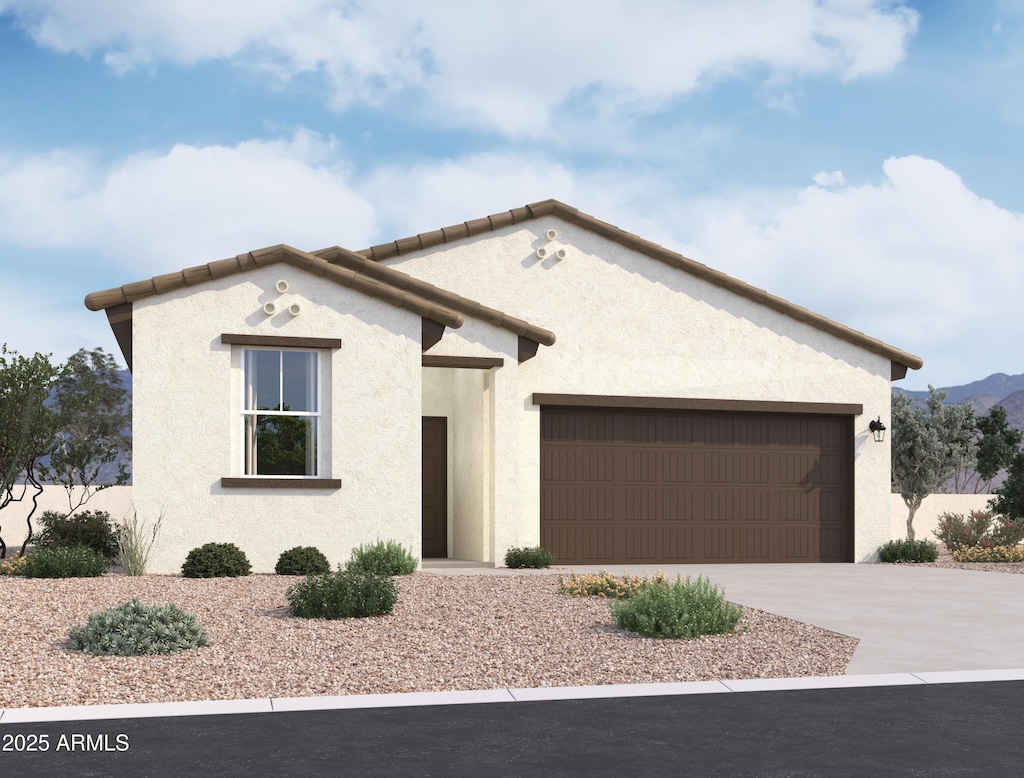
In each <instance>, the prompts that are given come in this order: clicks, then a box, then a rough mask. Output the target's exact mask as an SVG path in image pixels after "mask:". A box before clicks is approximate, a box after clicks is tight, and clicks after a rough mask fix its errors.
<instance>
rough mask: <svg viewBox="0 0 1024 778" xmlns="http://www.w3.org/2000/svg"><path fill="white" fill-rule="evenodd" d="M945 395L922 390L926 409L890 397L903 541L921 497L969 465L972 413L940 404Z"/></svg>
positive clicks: (894, 473) (971, 460) (894, 482)
mask: <svg viewBox="0 0 1024 778" xmlns="http://www.w3.org/2000/svg"><path fill="white" fill-rule="evenodd" d="M945 399H946V392H939V391H936V390H935V388H934V387H932V386H929V387H928V409H927V412H926V411H925V409H923V408H913V409H912V408H911V407H910V398H909V397H907V396H906V395H905V394H903V393H902V392H900V393H897V394H895V395H893V398H892V486H893V490H894V491H896V492H899V494H900V496H901V497H903V502H905V503H906V504H907V508H908V510H909V514H908V515H907V539H908V540H913V539H914V514H915V513H917V509H918V508H920V507H921V503H922V502H923V501H924V498H925V497H927V496H928V495H929V494H932V493H934V492H936V491H938V489H939V488H940V487H941V486H942V485H943V484H944V483H945V482H946V481H948V480H949V479H950V478H951V477H952V476H953V474H954V473H955V472H956V470H957V468H965V467H971V466H973V463H974V461H975V455H976V454H975V452H976V443H975V440H974V411H973V410H972V409H971V407H970V406H968V405H962V404H957V405H946V404H944V403H943V400H945Z"/></svg>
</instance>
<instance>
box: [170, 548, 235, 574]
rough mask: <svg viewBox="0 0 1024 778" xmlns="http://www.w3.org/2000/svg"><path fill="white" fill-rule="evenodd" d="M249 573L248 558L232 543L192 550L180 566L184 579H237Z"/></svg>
mask: <svg viewBox="0 0 1024 778" xmlns="http://www.w3.org/2000/svg"><path fill="white" fill-rule="evenodd" d="M251 572H252V565H250V564H249V558H248V557H247V556H246V555H245V552H244V551H242V549H240V548H239V547H238V546H236V545H235V544H234V543H207V544H206V545H203V546H200V547H199V548H194V549H192V550H191V551H189V552H188V556H187V557H185V564H183V565H182V566H181V574H182V576H184V577H185V578H238V577H239V576H242V575H249V573H251Z"/></svg>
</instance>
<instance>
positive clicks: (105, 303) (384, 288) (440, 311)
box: [85, 244, 464, 328]
mask: <svg viewBox="0 0 1024 778" xmlns="http://www.w3.org/2000/svg"><path fill="white" fill-rule="evenodd" d="M277 262H284V263H286V264H288V265H292V266H293V267H297V268H300V269H302V270H305V271H307V272H310V273H313V274H315V275H318V276H321V277H323V278H326V279H328V280H330V281H333V282H335V283H337V284H341V285H342V286H346V287H349V288H350V289H355V290H356V291H359V292H363V293H364V294H368V295H371V296H372V297H376V298H378V299H381V300H384V301H385V302H389V303H391V304H392V305H395V306H398V307H399V308H405V309H407V310H410V311H412V312H414V313H416V314H419V315H420V316H423V317H425V318H427V319H432V320H433V321H436V322H438V323H439V324H444V325H445V326H448V327H456V328H457V327H461V326H462V324H463V321H464V319H463V318H462V315H461V314H460V313H458V312H456V311H454V310H452V309H451V308H449V307H447V306H445V305H444V304H443V302H441V301H440V300H438V299H433V298H432V299H426V298H424V297H423V296H421V295H418V294H416V293H415V291H414V290H413V289H411V288H410V287H408V286H403V285H400V284H397V285H396V284H395V283H391V282H389V280H388V279H381V278H380V277H379V276H375V275H369V274H366V273H362V272H359V270H358V269H354V268H346V267H342V266H339V265H335V264H331V263H330V262H327V261H326V260H325V259H322V258H320V257H318V256H315V255H313V254H307V253H306V252H304V251H299V250H298V249H294V248H292V247H291V246H285V245H283V244H282V245H278V246H270V247H268V248H264V249H257V250H256V251H250V252H249V253H247V254H239V255H238V256H237V257H233V258H230V259H221V260H217V261H216V262H210V263H209V264H206V265H198V266H196V267H189V268H185V269H184V270H181V271H179V272H177V273H167V274H165V275H161V276H156V277H155V278H150V279H149V280H147V281H137V282H135V283H131V284H125V285H124V286H119V287H117V288H115V289H105V290H103V291H101V292H93V293H92V294H88V295H86V297H85V306H86V308H88V309H89V310H91V311H100V310H104V309H108V308H113V307H115V306H117V305H122V304H124V303H131V302H134V301H135V300H141V299H143V298H145V297H150V296H151V295H155V294H163V293H164V292H170V291H173V290H175V289H181V288H182V287H184V286H195V285H196V284H201V283H203V282H205V281H210V280H212V279H214V278H223V277H224V276H229V275H233V274H234V273H244V272H246V271H248V270H254V269H256V268H258V267H266V266H268V265H273V264H275V263H277ZM391 273H393V274H394V275H393V276H392V278H393V279H395V280H399V279H400V278H407V276H406V275H405V274H404V273H400V272H398V271H397V270H393V271H391Z"/></svg>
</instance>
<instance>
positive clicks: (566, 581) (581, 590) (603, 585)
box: [558, 568, 665, 600]
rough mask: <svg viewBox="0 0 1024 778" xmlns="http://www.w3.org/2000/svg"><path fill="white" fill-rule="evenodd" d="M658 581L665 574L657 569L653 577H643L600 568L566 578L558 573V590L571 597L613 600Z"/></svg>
mask: <svg viewBox="0 0 1024 778" xmlns="http://www.w3.org/2000/svg"><path fill="white" fill-rule="evenodd" d="M654 581H660V582H663V583H664V582H665V574H664V573H663V572H661V571H660V570H659V571H658V574H657V575H656V576H655V577H654V578H645V577H643V576H641V575H626V574H623V575H622V577H621V578H619V577H616V576H614V575H612V574H611V573H609V572H608V571H607V570H605V569H604V568H601V573H600V574H599V575H598V574H595V573H582V574H576V573H570V574H569V577H568V578H563V577H562V575H561V573H559V575H558V591H560V592H561V593H562V594H568V595H571V596H573V597H605V598H609V599H613V600H621V599H625V598H627V597H632V596H633V595H634V594H636V593H637V592H638V591H639V590H640V588H641V587H643V586H646V585H647V584H648V583H651V582H654Z"/></svg>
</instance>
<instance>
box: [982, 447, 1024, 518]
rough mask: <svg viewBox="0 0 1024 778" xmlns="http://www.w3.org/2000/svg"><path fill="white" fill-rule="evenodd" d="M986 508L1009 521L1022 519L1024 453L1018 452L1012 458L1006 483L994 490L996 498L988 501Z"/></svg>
mask: <svg viewBox="0 0 1024 778" xmlns="http://www.w3.org/2000/svg"><path fill="white" fill-rule="evenodd" d="M988 507H989V508H991V509H992V511H993V513H998V514H1000V515H1002V516H1005V517H1006V518H1007V519H1009V520H1010V521H1019V520H1021V519H1024V452H1022V451H1018V452H1017V453H1016V455H1015V456H1014V457H1013V461H1012V462H1011V463H1010V466H1009V468H1007V474H1006V481H1005V482H1004V483H1003V485H1002V486H1000V487H999V488H998V489H996V496H995V497H993V498H992V499H991V500H989V501H988Z"/></svg>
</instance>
